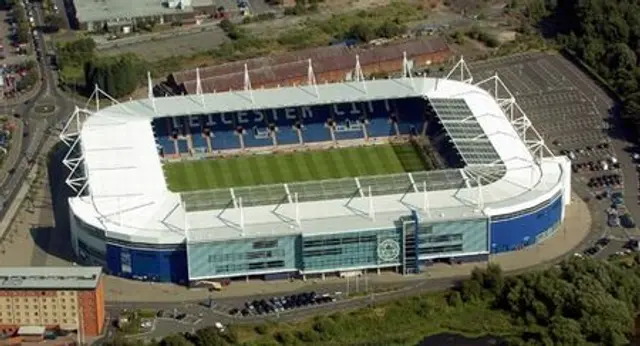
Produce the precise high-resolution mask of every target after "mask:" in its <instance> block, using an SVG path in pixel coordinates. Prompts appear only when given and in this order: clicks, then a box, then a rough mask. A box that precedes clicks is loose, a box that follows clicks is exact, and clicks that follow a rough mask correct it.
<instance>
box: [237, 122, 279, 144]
mask: <svg viewBox="0 0 640 346" xmlns="http://www.w3.org/2000/svg"><path fill="white" fill-rule="evenodd" d="M243 139H244V146H245V148H253V147H268V146H271V145H273V139H272V138H271V134H270V133H269V129H268V128H266V127H257V126H254V127H253V128H249V129H245V131H244V135H243Z"/></svg>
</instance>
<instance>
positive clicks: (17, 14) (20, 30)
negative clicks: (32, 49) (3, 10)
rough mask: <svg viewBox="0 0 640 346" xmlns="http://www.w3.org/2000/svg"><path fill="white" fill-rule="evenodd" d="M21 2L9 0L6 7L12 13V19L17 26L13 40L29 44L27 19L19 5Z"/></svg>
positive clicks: (19, 0)
mask: <svg viewBox="0 0 640 346" xmlns="http://www.w3.org/2000/svg"><path fill="white" fill-rule="evenodd" d="M20 2H21V0H9V1H8V5H9V7H10V8H11V10H12V12H13V18H14V20H15V22H16V24H17V28H16V29H17V30H16V33H15V37H14V40H15V41H16V42H17V43H20V44H23V43H27V42H29V31H30V30H29V19H28V18H27V13H26V11H25V10H24V7H23V6H22V5H21V4H20Z"/></svg>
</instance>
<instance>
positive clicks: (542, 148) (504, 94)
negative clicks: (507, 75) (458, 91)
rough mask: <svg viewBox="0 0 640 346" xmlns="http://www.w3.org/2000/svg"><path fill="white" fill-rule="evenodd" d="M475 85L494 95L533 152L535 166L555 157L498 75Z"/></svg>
mask: <svg viewBox="0 0 640 346" xmlns="http://www.w3.org/2000/svg"><path fill="white" fill-rule="evenodd" d="M475 85H476V86H477V87H480V88H483V89H485V90H487V91H488V92H489V93H491V94H492V96H493V98H494V99H495V100H496V102H497V103H498V104H499V105H500V108H502V111H503V112H504V114H505V115H506V116H507V119H509V122H510V123H511V125H512V126H513V128H514V129H515V130H516V133H518V136H520V139H522V141H523V142H524V144H525V145H526V146H527V149H529V152H531V155H532V157H533V159H534V163H535V164H537V165H540V163H541V161H542V158H543V157H544V156H546V155H549V156H553V152H552V151H551V150H550V149H549V148H548V147H547V145H546V144H545V141H544V139H543V138H542V135H541V134H540V133H539V132H538V130H536V128H535V127H534V126H533V123H532V122H531V120H529V117H528V116H527V115H526V114H525V112H524V111H523V110H522V108H520V105H518V103H517V102H516V98H515V96H513V94H512V93H511V91H510V90H509V88H507V86H506V85H505V84H504V82H503V81H502V79H500V77H499V76H498V74H497V73H496V74H494V75H493V76H491V77H489V78H487V79H485V80H482V81H480V82H478V83H476V84H475Z"/></svg>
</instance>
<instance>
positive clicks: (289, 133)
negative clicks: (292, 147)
mask: <svg viewBox="0 0 640 346" xmlns="http://www.w3.org/2000/svg"><path fill="white" fill-rule="evenodd" d="M276 140H277V141H278V144H281V145H285V144H299V143H300V137H298V131H296V129H295V128H294V127H292V126H281V127H278V128H276Z"/></svg>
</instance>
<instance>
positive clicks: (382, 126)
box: [367, 118, 397, 137]
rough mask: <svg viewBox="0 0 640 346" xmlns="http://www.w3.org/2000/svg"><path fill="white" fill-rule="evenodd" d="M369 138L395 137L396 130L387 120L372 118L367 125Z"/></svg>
mask: <svg viewBox="0 0 640 346" xmlns="http://www.w3.org/2000/svg"><path fill="white" fill-rule="evenodd" d="M367 134H368V135H369V137H389V136H395V135H397V134H396V129H395V127H394V126H393V123H392V122H391V120H390V119H389V118H374V119H370V120H369V125H367Z"/></svg>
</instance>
